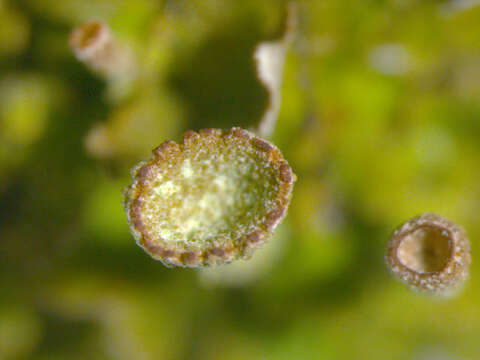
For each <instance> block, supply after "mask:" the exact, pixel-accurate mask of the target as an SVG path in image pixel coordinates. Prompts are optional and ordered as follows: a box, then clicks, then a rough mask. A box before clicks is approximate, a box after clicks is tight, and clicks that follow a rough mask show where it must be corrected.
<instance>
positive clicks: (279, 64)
mask: <svg viewBox="0 0 480 360" xmlns="http://www.w3.org/2000/svg"><path fill="white" fill-rule="evenodd" d="M296 17H297V9H296V6H295V4H294V3H293V2H292V3H290V4H289V5H288V9H287V21H286V28H285V31H284V34H283V36H282V37H281V38H280V39H278V40H274V41H265V42H262V43H260V44H259V45H258V46H257V47H256V49H255V52H254V54H253V57H254V59H255V61H256V64H257V75H258V78H259V79H260V81H261V82H262V83H263V85H264V86H265V87H266V88H267V90H268V93H269V101H268V102H269V103H268V106H267V109H266V110H265V112H264V114H263V116H262V118H261V120H260V122H259V124H258V130H257V133H258V135H260V136H261V137H264V138H268V137H270V136H271V135H272V133H273V130H274V128H275V122H276V121H277V117H278V111H279V109H280V102H281V86H282V75H283V65H284V63H285V54H286V50H287V46H288V45H289V43H290V42H291V41H292V38H293V34H294V31H295V26H296Z"/></svg>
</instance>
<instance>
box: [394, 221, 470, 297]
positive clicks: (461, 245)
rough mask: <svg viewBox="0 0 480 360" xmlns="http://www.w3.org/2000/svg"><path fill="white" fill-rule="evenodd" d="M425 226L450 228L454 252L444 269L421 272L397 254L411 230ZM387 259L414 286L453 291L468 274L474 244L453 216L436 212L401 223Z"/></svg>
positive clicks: (402, 279) (395, 273)
mask: <svg viewBox="0 0 480 360" xmlns="http://www.w3.org/2000/svg"><path fill="white" fill-rule="evenodd" d="M421 227H432V228H436V229H439V230H441V231H446V233H447V235H448V238H449V240H450V254H449V258H448V260H447V262H446V263H445V265H444V266H443V268H442V269H440V270H438V271H432V272H417V271H414V270H413V269H411V268H409V267H407V266H405V265H404V264H403V263H402V262H401V261H400V260H399V259H398V257H397V251H398V249H399V246H400V244H401V242H402V241H403V240H404V239H405V237H406V236H407V235H408V234H410V233H411V232H413V231H415V230H417V229H419V228H421ZM385 262H386V263H387V266H388V268H389V269H390V271H391V272H392V274H393V275H394V276H395V277H397V278H399V279H400V280H401V281H403V282H405V283H406V284H408V285H409V286H410V287H411V288H412V289H414V290H420V291H423V292H428V293H434V294H444V295H449V294H451V293H453V292H454V291H455V290H457V289H458V288H459V287H460V286H461V285H462V284H463V283H464V282H465V280H466V279H467V278H468V272H469V266H470V263H471V258H470V244H469V241H468V239H467V236H466V233H465V231H464V229H463V228H462V227H460V226H458V225H456V224H455V223H453V222H452V221H450V220H447V219H445V218H443V217H441V216H439V215H436V214H433V213H425V214H422V215H419V216H417V217H414V218H412V219H410V220H408V221H407V222H405V223H403V224H402V225H400V226H399V227H398V228H397V229H396V230H395V231H394V233H393V235H392V237H391V239H390V241H389V243H388V245H387V251H386V254H385Z"/></svg>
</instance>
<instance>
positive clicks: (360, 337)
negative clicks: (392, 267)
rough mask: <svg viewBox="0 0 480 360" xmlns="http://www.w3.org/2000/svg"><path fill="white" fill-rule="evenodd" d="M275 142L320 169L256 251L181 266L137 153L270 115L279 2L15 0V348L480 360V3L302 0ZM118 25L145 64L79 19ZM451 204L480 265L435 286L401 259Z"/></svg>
mask: <svg viewBox="0 0 480 360" xmlns="http://www.w3.org/2000/svg"><path fill="white" fill-rule="evenodd" d="M297 5H298V26H297V32H296V35H295V38H294V40H293V42H292V44H291V46H290V48H289V49H288V52H287V56H286V62H285V69H284V78H283V86H282V104H281V109H280V115H279V119H278V123H277V127H276V129H275V133H274V136H273V142H274V143H275V144H276V145H277V146H278V147H279V148H280V149H281V150H282V152H283V153H284V155H285V157H286V158H287V159H288V161H289V162H290V164H291V165H292V167H293V169H294V171H295V172H296V174H297V176H298V181H297V183H296V186H295V189H294V196H293V200H292V204H291V206H290V209H289V214H288V216H287V218H286V220H285V221H284V223H283V224H282V226H281V227H280V228H279V229H278V231H277V232H276V235H275V236H274V238H273V239H272V240H271V241H270V242H269V244H268V245H267V246H266V247H265V248H263V249H261V250H259V251H258V252H257V253H256V254H255V256H254V257H253V259H252V260H250V261H247V262H238V263H235V264H233V265H229V266H226V267H223V268H220V269H217V270H213V271H212V270H207V271H196V270H188V269H167V268H165V267H164V266H163V265H162V264H161V263H159V262H156V261H154V260H152V259H151V258H150V257H149V256H148V255H147V254H145V253H144V252H143V251H142V249H140V248H139V247H138V246H136V245H135V242H134V240H133V237H132V236H131V235H130V233H129V229H128V226H127V223H126V219H125V215H124V212H123V209H122V206H121V200H122V196H121V191H122V189H123V187H124V186H127V185H128V184H129V182H130V179H129V168H130V167H131V166H132V165H133V164H135V163H136V162H138V161H139V160H142V159H146V158H148V157H149V152H150V150H151V149H152V148H154V147H155V146H157V145H159V144H160V143H161V142H163V141H164V140H166V139H172V140H179V139H180V136H181V134H182V132H183V131H184V130H186V129H188V128H192V129H194V130H198V129H200V128H205V127H212V126H214V127H221V128H230V127H232V126H243V127H250V126H253V125H254V124H255V123H256V121H257V120H258V118H259V117H260V116H261V114H262V111H263V109H264V107H265V105H266V103H267V101H268V93H267V91H266V90H265V88H264V87H262V86H261V84H260V83H259V81H258V80H257V79H256V75H255V66H254V61H253V59H252V55H253V51H254V49H255V46H257V44H258V43H259V42H261V41H265V40H269V39H275V38H276V37H278V35H279V34H280V33H281V32H282V24H283V19H284V15H285V3H283V2H282V1H274V0H242V1H236V0H223V1H220V0H218V1H215V0H190V1H187V0H183V1H181V0H178V1H174V0H168V1H167V0H164V1H154V0H135V1H133V0H131V1H129V0H111V1H107V0H88V1H87V0H62V1H59V0H11V1H6V0H0V359H2V360H3V359H5V360H10V359H20V360H22V359H25V360H26V359H32V360H33V359H35V360H37V359H38V360H46V359H48V360H60V359H93V360H96V359H99V360H107V359H108V360H110V359H120V360H122V359H140V360H143V359H145V360H148V359H219V360H223V359H254V360H255V359H348V360H350V359H368V360H375V359H379V360H380V359H382V360H383V359H414V360H450V359H451V360H454V359H455V360H456V359H461V360H465V359H472V360H474V359H480V279H479V275H480V268H479V265H478V263H477V261H476V257H475V253H476V249H477V243H478V241H477V239H478V238H479V236H480V225H479V221H478V220H479V217H480V205H479V204H480V187H479V180H480V166H479V163H480V6H476V5H480V4H479V3H478V2H476V1H474V0H450V1H439V0H437V1H433V0H384V1H381V0H375V1H374V0H364V1H348V0H337V1H334V0H327V1H320V0H319V1H308V2H307V1H305V2H302V1H299V2H298V4H297ZM88 20H101V21H104V22H105V23H107V24H108V25H109V26H110V27H111V29H112V32H113V33H114V35H115V37H116V38H117V40H118V41H119V43H121V44H123V45H124V46H126V47H128V48H129V49H130V51H131V52H132V53H133V54H134V55H135V57H136V58H137V61H138V67H137V69H138V72H137V74H136V76H135V77H133V78H132V79H129V80H128V81H111V80H105V79H102V77H101V76H98V75H96V74H93V73H92V72H90V71H89V70H88V68H87V67H85V65H84V64H82V63H80V62H78V61H77V60H76V59H75V58H74V56H73V54H72V52H71V50H70V49H69V47H68V36H69V34H70V32H71V30H72V29H73V28H74V27H75V26H78V25H79V24H81V23H83V22H85V21H88ZM426 211H432V212H436V213H439V214H441V215H442V216H445V217H447V218H450V219H451V220H453V221H455V222H456V223H458V224H461V225H463V226H464V227H465V228H466V230H467V232H468V234H469V237H470V239H471V243H472V252H473V265H472V269H471V270H472V271H471V279H470V281H469V282H468V284H467V286H466V288H465V290H464V291H463V292H462V293H461V294H460V295H459V296H458V297H456V298H453V299H448V300H439V299H436V298H432V297H429V296H425V295H421V294H416V293H413V292H411V291H410V290H408V289H407V288H406V287H404V286H403V285H402V284H400V283H398V282H396V281H395V280H394V279H392V278H391V276H390V275H389V274H388V271H387V270H386V268H385V266H384V263H383V252H384V248H385V244H386V242H387V240H388V237H389V235H390V233H391V231H392V230H393V229H394V228H395V227H396V226H397V225H398V224H400V223H401V222H403V221H405V220H407V219H408V218H410V217H412V216H415V215H417V214H419V213H422V212H426Z"/></svg>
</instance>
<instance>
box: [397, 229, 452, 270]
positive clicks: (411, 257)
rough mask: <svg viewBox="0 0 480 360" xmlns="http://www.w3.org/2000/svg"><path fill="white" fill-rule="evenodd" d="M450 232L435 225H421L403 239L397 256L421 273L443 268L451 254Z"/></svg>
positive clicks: (404, 263) (407, 265) (403, 262)
mask: <svg viewBox="0 0 480 360" xmlns="http://www.w3.org/2000/svg"><path fill="white" fill-rule="evenodd" d="M448 235H449V232H448V231H447V230H442V229H438V228H433V227H421V228H419V229H416V230H414V231H413V232H411V233H410V234H408V235H407V236H405V238H404V239H403V240H402V242H401V244H400V245H399V247H398V250H397V258H398V259H399V260H400V262H401V263H402V264H403V265H405V266H406V267H408V268H410V269H412V270H413V271H416V272H419V273H428V272H435V271H440V270H442V269H443V268H444V267H445V265H446V264H447V262H448V259H449V258H450V254H451V240H450V238H449V236H448Z"/></svg>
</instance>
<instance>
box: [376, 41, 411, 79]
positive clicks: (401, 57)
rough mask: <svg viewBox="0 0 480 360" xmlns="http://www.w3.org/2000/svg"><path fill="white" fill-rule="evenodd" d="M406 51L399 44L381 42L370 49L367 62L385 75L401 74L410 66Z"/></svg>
mask: <svg viewBox="0 0 480 360" xmlns="http://www.w3.org/2000/svg"><path fill="white" fill-rule="evenodd" d="M410 60H411V59H410V57H409V54H408V51H407V50H406V49H405V47H404V46H403V45H401V44H393V43H392V44H382V45H378V46H376V47H374V48H372V49H371V50H370V52H369V53H368V64H369V65H370V67H371V68H372V69H374V70H375V71H377V72H379V73H382V74H386V75H403V74H405V73H406V72H407V71H408V70H409V67H410Z"/></svg>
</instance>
